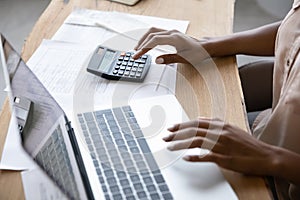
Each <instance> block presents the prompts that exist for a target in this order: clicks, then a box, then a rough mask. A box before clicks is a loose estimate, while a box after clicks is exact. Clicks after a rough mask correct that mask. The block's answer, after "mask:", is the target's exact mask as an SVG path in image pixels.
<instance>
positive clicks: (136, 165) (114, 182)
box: [78, 106, 173, 200]
mask: <svg viewBox="0 0 300 200" xmlns="http://www.w3.org/2000/svg"><path fill="white" fill-rule="evenodd" d="M78 119H79V122H80V125H81V128H82V131H83V134H84V137H85V141H86V144H87V146H88V148H89V152H90V155H91V157H92V159H93V162H94V166H95V168H96V171H97V175H98V179H99V181H100V183H101V186H102V190H103V192H104V194H105V198H106V199H107V200H109V199H127V200H133V199H155V200H156V199H168V200H169V199H173V197H172V195H171V193H170V191H169V188H168V186H167V184H166V182H165V180H164V177H163V176H162V174H161V171H160V169H159V167H158V165H157V163H156V161H155V160H154V157H153V155H152V153H151V151H150V149H149V146H148V144H147V142H146V140H145V138H144V137H143V133H142V132H141V129H140V127H139V125H138V123H137V121H136V118H135V116H134V114H133V112H132V110H131V108H130V106H124V107H120V108H113V109H107V110H101V111H95V112H88V113H83V114H79V115H78Z"/></svg>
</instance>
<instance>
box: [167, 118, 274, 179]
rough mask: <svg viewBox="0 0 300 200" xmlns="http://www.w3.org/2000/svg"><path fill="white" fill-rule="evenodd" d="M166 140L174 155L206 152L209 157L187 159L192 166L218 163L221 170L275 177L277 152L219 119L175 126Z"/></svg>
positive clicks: (201, 120)
mask: <svg viewBox="0 0 300 200" xmlns="http://www.w3.org/2000/svg"><path fill="white" fill-rule="evenodd" d="M169 131H170V132H172V133H171V134H170V135H169V136H167V137H165V138H163V139H164V140H165V141H166V142H172V143H171V144H170V145H169V146H168V148H169V150H171V151H176V150H181V149H189V148H204V149H208V150H210V153H208V154H206V155H193V156H186V157H184V159H185V160H187V161H190V162H214V163H216V164H218V165H219V166H220V167H223V168H226V169H230V170H233V171H238V172H241V173H246V174H253V175H274V173H275V172H273V171H272V169H274V165H275V164H276V159H275V158H276V148H275V147H273V146H271V145H268V144H266V143H263V142H261V141H259V140H257V139H256V138H254V137H253V136H251V135H250V134H248V133H247V132H245V131H243V130H242V129H240V128H238V127H235V126H232V125H230V124H226V123H224V122H223V121H221V120H218V119H203V118H200V119H198V120H195V121H190V122H186V123H182V124H177V125H174V126H173V127H172V128H169Z"/></svg>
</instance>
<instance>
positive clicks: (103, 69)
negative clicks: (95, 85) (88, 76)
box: [87, 45, 151, 82]
mask: <svg viewBox="0 0 300 200" xmlns="http://www.w3.org/2000/svg"><path fill="white" fill-rule="evenodd" d="M133 54H134V53H133V52H129V51H128V52H123V51H116V50H113V49H110V48H107V47H104V46H101V45H100V46H98V47H97V48H96V50H95V51H94V53H93V55H92V57H91V59H90V62H89V64H88V67H87V71H88V72H90V73H93V74H96V75H98V76H101V77H103V78H106V79H109V80H122V81H123V80H124V81H134V82H142V81H143V80H144V78H145V77H146V75H147V73H148V71H149V68H150V66H151V56H150V55H147V54H145V55H143V56H141V57H140V58H138V59H137V60H134V59H133V58H132V55H133Z"/></svg>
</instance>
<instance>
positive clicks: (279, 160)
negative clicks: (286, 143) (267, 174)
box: [273, 147, 300, 186]
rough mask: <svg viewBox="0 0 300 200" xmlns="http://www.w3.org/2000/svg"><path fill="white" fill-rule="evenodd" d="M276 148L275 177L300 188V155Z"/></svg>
mask: <svg viewBox="0 0 300 200" xmlns="http://www.w3.org/2000/svg"><path fill="white" fill-rule="evenodd" d="M274 148H275V152H274V162H273V164H274V165H273V166H274V168H273V169H274V171H273V175H274V176H277V177H281V178H284V179H286V180H289V181H290V182H291V183H293V184H294V185H297V186H300V173H299V169H300V155H299V154H297V153H294V152H291V151H289V150H286V149H283V148H279V147H274Z"/></svg>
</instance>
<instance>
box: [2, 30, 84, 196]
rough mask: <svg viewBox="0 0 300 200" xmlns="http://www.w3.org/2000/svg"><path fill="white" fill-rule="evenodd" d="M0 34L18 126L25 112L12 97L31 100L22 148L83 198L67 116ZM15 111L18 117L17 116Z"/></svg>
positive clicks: (67, 191)
mask: <svg viewBox="0 0 300 200" xmlns="http://www.w3.org/2000/svg"><path fill="white" fill-rule="evenodd" d="M0 37H1V44H2V45H1V47H0V48H1V61H2V65H3V66H2V67H3V69H4V72H5V73H4V76H5V80H6V85H7V87H10V88H8V91H11V93H9V96H10V97H9V98H10V101H11V105H13V104H14V108H13V109H14V112H15V114H16V115H17V116H16V117H17V119H18V124H19V129H20V119H21V118H22V119H23V118H25V117H24V116H25V115H24V111H23V109H22V108H18V106H17V104H16V102H14V101H22V100H26V101H30V102H31V103H32V104H31V106H30V112H29V114H28V117H27V122H26V124H27V126H26V125H25V126H24V129H23V130H22V143H23V147H24V149H25V151H26V152H27V153H28V154H29V155H30V156H31V157H32V158H33V159H34V160H35V161H36V162H37V164H38V165H39V166H40V167H41V168H42V169H43V170H44V171H45V172H46V173H47V174H48V176H49V177H51V179H52V180H53V181H54V182H55V183H56V185H57V186H59V188H60V189H61V190H62V191H63V192H64V193H65V194H66V195H67V196H68V197H70V198H71V199H85V198H86V192H85V189H84V183H83V181H82V177H81V173H82V172H81V171H80V169H79V167H78V164H77V160H76V158H75V153H74V149H73V145H74V144H73V143H72V142H71V139H70V134H71V133H70V132H68V130H69V129H67V128H68V127H67V126H66V125H68V124H67V122H68V120H67V119H66V117H65V113H64V111H63V110H62V109H61V108H60V106H59V105H58V104H57V102H56V101H55V100H54V99H53V97H52V96H51V95H50V94H49V92H48V91H47V90H46V89H45V88H44V86H43V85H42V84H41V82H40V81H39V80H38V79H37V77H36V76H35V75H34V74H33V73H32V72H31V70H30V69H29V68H28V67H27V66H26V64H25V62H24V61H23V60H22V59H21V57H20V56H19V54H18V53H17V52H16V51H15V50H14V49H13V48H12V46H11V45H10V44H9V43H8V42H7V41H6V39H5V38H4V37H3V36H2V35H0ZM12 102H14V103H12ZM18 110H19V112H18ZM20 111H22V112H20ZM25 111H26V110H25ZM18 114H19V116H21V117H18ZM20 114H22V115H20ZM25 114H26V113H25ZM12 117H15V116H14V115H13V116H12ZM81 170H82V169H81Z"/></svg>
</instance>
